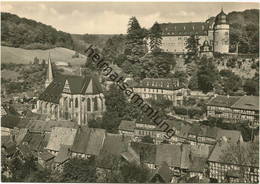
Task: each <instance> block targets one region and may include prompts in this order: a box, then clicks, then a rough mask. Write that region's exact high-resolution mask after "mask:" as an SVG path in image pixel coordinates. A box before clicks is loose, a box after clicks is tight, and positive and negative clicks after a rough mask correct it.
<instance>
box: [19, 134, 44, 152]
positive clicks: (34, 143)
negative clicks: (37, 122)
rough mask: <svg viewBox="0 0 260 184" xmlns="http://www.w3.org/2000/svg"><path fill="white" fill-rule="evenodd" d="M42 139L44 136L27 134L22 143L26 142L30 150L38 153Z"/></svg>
mask: <svg viewBox="0 0 260 184" xmlns="http://www.w3.org/2000/svg"><path fill="white" fill-rule="evenodd" d="M44 137H45V135H44V134H40V133H32V132H28V133H27V134H26V135H25V137H24V139H23V142H27V143H28V145H29V147H30V148H31V149H32V150H34V151H40V150H41V147H42V143H43V140H44Z"/></svg>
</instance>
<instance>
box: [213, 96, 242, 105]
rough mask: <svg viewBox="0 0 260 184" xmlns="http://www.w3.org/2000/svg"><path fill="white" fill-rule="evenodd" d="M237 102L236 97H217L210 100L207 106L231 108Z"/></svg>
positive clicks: (237, 98)
mask: <svg viewBox="0 0 260 184" xmlns="http://www.w3.org/2000/svg"><path fill="white" fill-rule="evenodd" d="M238 100H239V97H237V96H230V97H227V96H217V97H215V98H213V99H211V100H210V101H209V103H208V105H211V106H220V107H231V106H232V105H234V104H235V103H236V102H237V101H238Z"/></svg>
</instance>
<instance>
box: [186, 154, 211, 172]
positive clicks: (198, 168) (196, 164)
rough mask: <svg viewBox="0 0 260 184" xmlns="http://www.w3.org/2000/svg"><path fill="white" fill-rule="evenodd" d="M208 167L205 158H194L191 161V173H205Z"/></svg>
mask: <svg viewBox="0 0 260 184" xmlns="http://www.w3.org/2000/svg"><path fill="white" fill-rule="evenodd" d="M206 166H207V158H205V157H192V158H191V159H190V167H189V171H193V172H203V170H204V169H205V168H206Z"/></svg>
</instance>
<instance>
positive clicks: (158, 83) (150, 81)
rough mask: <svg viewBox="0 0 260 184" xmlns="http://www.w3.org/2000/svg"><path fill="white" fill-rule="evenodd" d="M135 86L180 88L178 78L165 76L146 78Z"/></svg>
mask: <svg viewBox="0 0 260 184" xmlns="http://www.w3.org/2000/svg"><path fill="white" fill-rule="evenodd" d="M134 87H135V88H152V89H169V90H173V89H174V90H175V89H180V88H181V86H180V84H179V80H178V79H173V78H172V79H163V78H158V79H155V78H145V79H143V80H142V81H140V83H138V84H136V85H135V86H134Z"/></svg>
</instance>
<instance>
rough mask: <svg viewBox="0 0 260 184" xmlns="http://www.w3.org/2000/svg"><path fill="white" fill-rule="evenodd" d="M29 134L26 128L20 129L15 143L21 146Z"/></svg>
mask: <svg viewBox="0 0 260 184" xmlns="http://www.w3.org/2000/svg"><path fill="white" fill-rule="evenodd" d="M27 133H28V129H26V128H21V129H19V131H18V133H17V134H16V135H15V142H16V144H17V145H20V144H21V142H22V141H23V139H24V138H25V136H26V134H27Z"/></svg>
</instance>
